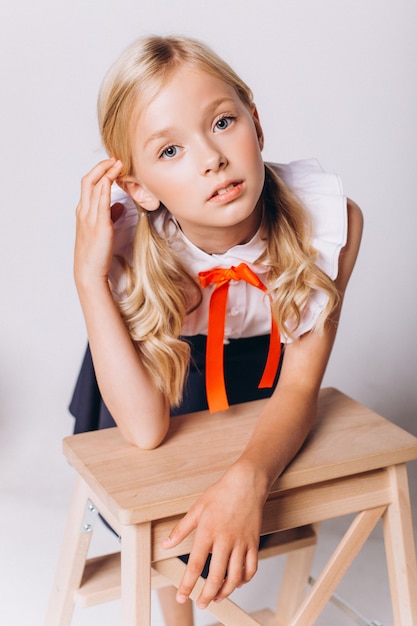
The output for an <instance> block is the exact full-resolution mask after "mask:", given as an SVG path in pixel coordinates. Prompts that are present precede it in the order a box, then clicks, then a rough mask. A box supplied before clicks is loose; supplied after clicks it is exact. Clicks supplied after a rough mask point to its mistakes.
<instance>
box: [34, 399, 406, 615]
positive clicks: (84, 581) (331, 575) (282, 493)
mask: <svg viewBox="0 0 417 626" xmlns="http://www.w3.org/2000/svg"><path fill="white" fill-rule="evenodd" d="M264 402H266V401H265V400H259V401H256V402H250V403H247V404H241V405H237V406H233V407H231V408H230V409H229V410H228V411H225V412H223V413H217V414H215V415H210V414H208V413H207V412H201V413H194V414H192V415H190V416H181V417H176V418H174V419H173V420H172V423H171V427H170V433H169V436H168V438H167V440H166V441H165V442H164V444H163V445H162V446H160V447H159V448H157V449H155V450H139V449H138V448H136V447H134V446H132V445H130V444H128V443H126V441H124V440H123V438H122V437H121V435H120V433H119V431H118V429H117V428H112V429H107V430H102V431H96V432H90V433H84V434H80V435H74V436H72V437H68V438H66V439H65V440H64V452H65V456H66V457H67V459H68V460H69V462H70V463H71V464H72V466H73V467H74V469H75V470H76V472H77V473H78V475H79V478H78V482H77V486H76V489H75V493H74V497H73V502H72V506H71V512H70V516H69V519H68V526H67V529H66V532H65V537H64V542H63V548H62V553H61V556H60V559H59V563H58V568H57V574H56V578H55V582H54V586H53V591H52V594H51V601H50V606H49V611H48V616H47V620H46V626H68V625H69V624H70V622H71V616H72V612H73V607H74V601H75V599H76V598H78V600H81V602H84V604H87V605H88V604H89V603H93V602H101V601H105V600H107V599H109V598H114V597H117V595H118V594H119V593H120V589H121V598H122V624H123V626H149V625H150V619H151V617H150V612H151V609H150V606H151V587H152V578H153V576H152V573H153V572H157V574H158V576H157V577H155V582H156V585H158V584H167V582H168V581H169V583H170V584H174V585H175V586H178V585H179V582H180V580H181V576H182V573H183V570H184V567H185V566H184V564H183V563H182V562H181V561H180V560H179V559H177V558H175V557H176V556H178V555H181V554H185V553H187V552H189V551H190V548H191V545H192V537H189V538H187V539H186V540H185V541H184V542H183V543H182V544H181V545H180V546H179V547H176V548H174V549H171V550H162V549H161V547H160V543H161V541H162V539H163V538H165V537H166V536H167V535H168V533H169V531H170V529H171V528H172V526H173V524H174V523H175V522H176V520H178V519H179V518H181V517H182V516H183V515H184V514H185V513H186V512H187V510H188V509H189V507H190V505H191V504H192V503H193V502H194V501H195V500H196V499H197V498H198V497H199V496H200V495H201V494H202V493H203V492H204V491H205V489H207V488H208V487H209V486H210V485H211V484H213V483H214V482H215V481H216V480H217V479H218V478H220V476H221V475H222V474H223V473H224V472H225V470H226V469H227V468H228V467H229V466H230V464H231V463H233V462H234V461H235V460H236V459H237V458H238V456H239V454H240V452H241V451H242V449H243V448H244V446H245V444H246V442H247V441H248V439H249V437H250V435H251V432H252V430H253V428H254V425H255V423H256V419H257V416H258V415H259V412H260V410H261V407H262V405H263V403H264ZM413 459H417V438H416V437H413V436H412V435H410V434H409V433H407V432H405V431H404V430H402V429H401V428H399V427H398V426H396V425H394V424H392V423H390V422H388V421H387V420H385V419H383V418H382V417H380V416H378V415H377V414H375V413H374V412H372V411H370V410H369V409H367V408H365V407H364V406H362V405H360V404H358V403H357V402H355V401H353V400H351V399H350V398H348V397H347V396H345V395H343V394H342V393H340V392H339V391H337V390H335V389H324V390H322V391H321V393H320V401H319V410H318V418H317V422H316V425H315V427H314V429H313V431H312V432H311V434H310V436H309V437H308V439H307V442H306V443H305V445H304V446H303V449H302V450H301V452H300V453H299V454H298V455H297V457H296V458H295V459H294V460H293V462H292V463H291V464H290V466H289V467H288V468H287V469H286V471H285V472H284V474H283V475H282V476H281V477H280V478H279V479H278V480H277V481H276V482H275V484H274V485H273V487H272V489H271V492H270V495H269V497H268V500H267V502H266V505H265V509H264V518H263V526H262V534H269V533H277V534H275V535H274V537H273V539H272V542H273V543H274V544H275V545H273V546H272V547H271V548H270V550H271V551H272V553H273V554H276V553H277V552H279V551H280V550H281V549H285V550H286V549H291V548H303V549H302V550H296V551H295V552H292V553H291V554H292V557H291V558H290V560H289V564H288V570H289V576H284V582H283V585H282V588H281V593H280V599H279V602H278V609H277V612H276V613H275V614H272V613H271V612H270V611H262V612H260V613H258V614H257V615H256V616H250V615H249V614H247V613H246V612H244V611H243V610H242V609H240V608H239V607H238V606H237V605H235V604H234V603H233V602H232V601H231V600H224V601H223V602H221V603H219V604H216V603H213V602H212V603H211V604H210V605H209V607H208V610H209V611H210V612H211V613H212V614H213V615H214V616H215V617H216V618H217V619H218V620H220V622H221V623H222V624H225V625H226V626H256V625H259V624H268V626H269V625H274V626H278V625H279V626H284V625H288V624H291V626H309V625H313V624H314V623H315V622H316V620H317V618H318V616H319V614H320V613H321V611H322V610H323V608H324V606H325V605H326V603H327V602H328V600H329V598H330V597H331V595H332V594H333V592H334V590H335V589H336V587H337V585H338V584H339V582H340V580H341V579H342V578H343V576H344V574H345V573H346V571H347V569H348V568H349V566H350V565H351V563H352V561H353V560H354V558H355V556H356V555H357V554H358V552H359V551H360V549H361V547H362V546H363V544H364V543H365V541H366V539H367V538H368V536H369V534H370V533H371V531H372V530H373V528H374V527H375V525H376V523H377V522H378V520H379V519H380V518H381V517H382V520H383V529H384V539H385V547H386V555H387V564H388V573H389V580H390V588H391V599H392V606H393V613H394V620H395V625H396V626H416V625H417V565H416V556H415V547H414V538H413V526H412V519H411V510H410V501H409V492H408V481H407V472H406V466H405V463H406V462H408V461H411V460H413ZM97 511H100V513H101V514H102V515H103V517H104V518H105V519H106V520H107V521H108V522H109V523H110V524H111V525H112V527H113V528H114V529H115V530H116V531H117V532H118V534H119V535H120V536H121V580H120V574H117V573H116V574H115V572H117V571H118V570H119V562H120V561H119V559H120V556H119V555H111V556H110V557H106V559H105V560H103V559H102V558H101V557H100V558H99V559H95V560H93V561H92V562H89V563H87V564H86V559H87V551H88V545H89V541H90V537H91V532H89V531H90V530H91V528H92V525H93V524H92V522H93V519H94V517H95V516H96V515H97ZM352 513H356V514H357V515H356V516H355V518H354V520H353V522H352V523H351V525H350V527H349V529H348V531H347V532H346V534H345V536H344V537H343V538H342V540H341V542H340V543H339V545H338V547H337V548H336V550H335V552H334V553H333V555H332V557H331V558H330V560H329V562H328V564H327V565H326V566H325V568H324V569H323V571H322V573H321V574H320V576H319V577H318V578H317V580H316V582H315V584H314V585H313V587H312V589H311V590H310V592H309V593H308V594H307V595H306V597H305V598H304V599H302V598H301V597H300V589H303V587H304V586H305V582H306V581H305V572H306V568H307V569H308V568H309V567H310V565H311V558H312V551H313V550H314V543H315V537H314V532H313V531H312V527H311V526H310V525H311V524H316V523H318V522H320V521H323V520H326V519H330V518H333V517H338V516H341V515H347V514H352ZM300 527H301V530H299V529H300ZM285 533H286V534H285ZM281 543H283V544H284V547H282V545H281ZM266 555H268V553H266ZM298 572H300V575H299V577H301V579H302V580H298V581H297V573H298ZM100 579H101V582H102V581H103V579H104V581H105V584H104V587H101V586H100V585H99V586H97V585H96V581H97V580H99V581H100ZM203 582H204V581H202V580H200V581H199V582H198V583H197V585H196V588H195V589H194V592H193V596H192V597H193V598H196V597H197V596H198V593H199V588H200V587H201V585H202V584H203ZM294 589H295V590H296V591H295V593H294ZM288 598H289V601H288V602H286V601H287V599H288Z"/></svg>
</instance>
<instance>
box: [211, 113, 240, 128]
mask: <svg viewBox="0 0 417 626" xmlns="http://www.w3.org/2000/svg"><path fill="white" fill-rule="evenodd" d="M234 119H235V118H234V117H233V115H225V116H224V117H221V118H220V119H219V120H217V122H216V123H215V125H214V130H215V131H216V130H226V128H229V126H230V124H231V123H232V122H233V120H234Z"/></svg>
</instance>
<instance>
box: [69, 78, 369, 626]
mask: <svg viewBox="0 0 417 626" xmlns="http://www.w3.org/2000/svg"><path fill="white" fill-rule="evenodd" d="M185 71H186V72H187V81H184V80H183V78H184V76H183V75H182V74H181V69H180V70H179V71H178V72H177V73H176V74H175V75H174V77H173V78H172V80H171V82H170V83H169V84H168V85H167V87H166V88H165V89H164V90H162V91H161V93H160V94H159V95H158V96H157V98H156V99H155V100H154V101H152V102H151V103H150V105H149V106H148V107H147V109H145V111H144V112H143V113H142V114H141V115H140V117H139V119H138V122H137V135H136V136H135V137H134V138H133V141H132V145H133V151H134V155H133V162H134V171H133V173H132V175H130V176H128V177H125V178H124V179H123V180H120V173H121V170H122V164H121V163H120V162H118V161H116V160H114V159H108V160H105V161H102V162H101V163H99V164H98V165H96V166H95V167H94V168H93V169H92V170H91V172H90V173H89V174H87V175H86V176H85V177H84V179H83V182H82V191H81V199H80V203H79V205H78V207H77V236H76V245H75V263H74V272H75V280H76V285H77V289H78V293H79V297H80V302H81V306H82V309H83V313H84V317H85V321H86V326H87V331H88V337H89V342H90V346H91V351H92V355H93V360H94V365H95V370H96V375H97V379H98V383H99V386H100V389H101V393H102V395H103V398H104V399H105V402H106V404H107V406H108V408H109V410H110V412H111V413H112V415H113V417H114V418H115V420H116V422H117V424H118V426H119V428H120V430H121V432H122V434H123V435H124V436H125V437H126V438H127V439H128V440H129V441H130V442H132V443H133V444H135V445H138V446H139V447H142V448H154V447H156V446H158V445H159V444H161V443H162V442H163V440H164V437H165V435H166V433H167V431H168V428H169V405H168V402H167V399H166V398H165V397H164V396H163V395H162V394H161V393H160V392H159V391H158V390H157V389H156V388H155V386H154V385H153V382H152V380H151V378H150V377H149V375H148V373H147V371H146V369H145V368H144V367H143V365H142V363H141V361H140V359H139V357H138V354H137V352H136V350H135V349H134V347H133V345H132V342H131V340H130V337H129V334H128V332H127V330H126V327H125V326H124V323H123V321H122V319H121V317H120V315H119V311H118V309H117V306H116V305H115V303H114V301H113V298H112V295H111V292H110V289H109V285H108V274H109V269H110V263H111V258H112V251H113V221H112V217H111V207H110V187H111V184H112V183H113V182H114V181H118V182H119V184H121V185H122V186H123V187H124V188H125V190H126V191H127V192H128V193H130V194H131V195H132V197H133V198H134V199H135V200H136V201H137V202H138V203H139V204H140V205H141V206H142V207H143V208H145V209H146V210H148V211H152V210H155V209H156V208H157V207H158V206H159V203H160V202H163V204H164V205H165V206H167V208H168V209H169V210H170V211H171V213H173V215H175V217H176V218H177V220H178V222H179V224H180V226H181V228H182V230H183V232H184V234H185V235H186V236H187V237H188V238H189V239H190V240H191V241H192V242H193V243H194V244H195V245H197V246H199V247H201V248H202V249H204V250H205V251H206V252H209V253H212V252H216V251H217V252H224V251H225V250H227V249H228V248H230V247H231V246H232V245H235V244H236V243H242V242H244V241H247V240H248V239H249V238H250V237H251V236H252V235H253V233H254V231H255V230H256V228H257V227H258V225H259V219H260V216H259V205H258V203H257V199H258V198H259V193H260V190H261V189H262V185H263V178H262V176H263V163H262V158H261V149H262V141H263V139H262V130H261V127H260V124H259V120H258V116H257V113H256V109H255V108H254V107H252V108H251V109H250V110H248V108H247V107H245V106H244V105H243V103H242V102H241V101H240V100H239V98H238V96H237V94H236V93H235V92H234V90H233V89H232V88H231V87H230V86H229V85H226V84H225V83H223V82H222V81H221V80H219V79H217V78H214V77H213V76H209V75H208V74H205V73H204V72H201V71H197V70H194V72H190V69H189V68H185ZM161 119H162V120H164V123H163V124H162V126H161V121H160V120H161ZM243 147H244V148H245V149H243ZM219 188H220V189H226V188H227V189H228V190H229V192H230V193H229V196H227V194H221V196H223V195H225V196H226V197H220V198H218V197H217V196H218V194H214V192H215V191H216V189H219ZM183 191H184V193H183V195H181V193H182V192H183ZM171 195H172V197H173V198H174V200H173V201H172V202H170V197H171ZM361 233H362V216H361V212H360V210H359V208H358V207H357V205H356V204H355V203H353V202H352V201H348V240H347V243H346V245H345V247H344V249H343V250H342V252H341V255H340V259H339V272H338V276H337V279H336V285H337V288H338V290H339V292H340V295H341V302H342V300H343V295H344V292H345V289H346V286H347V284H348V281H349V278H350V275H351V273H352V270H353V267H354V264H355V261H356V257H357V254H358V250H359V245H360V239H361ZM207 242H209V246H210V248H209V249H207V245H208V244H207ZM341 302H340V305H339V307H338V309H337V311H335V313H334V314H333V316H332V319H331V320H329V321H328V322H327V324H326V327H325V330H324V333H323V334H321V335H319V334H317V333H314V332H310V333H307V334H305V335H304V336H303V337H301V338H300V339H299V340H298V341H295V342H293V343H291V344H288V345H287V347H286V351H285V359H284V363H283V368H282V371H281V375H280V379H279V382H278V385H277V387H276V389H275V391H274V393H273V395H272V396H271V398H270V399H269V400H268V402H267V403H266V404H265V408H264V409H263V411H262V413H261V414H260V415H259V418H258V421H257V424H256V427H255V430H254V433H253V435H252V437H251V439H250V441H249V443H248V445H247V447H246V449H245V450H244V451H243V453H242V455H241V457H240V458H239V459H238V460H237V461H236V462H235V463H234V464H233V465H232V466H231V467H230V468H229V470H228V471H227V472H226V473H225V475H224V476H223V477H222V478H221V479H220V480H219V481H218V482H217V483H216V484H215V485H213V486H212V487H210V488H209V489H208V490H207V491H206V492H205V493H204V494H203V496H202V497H201V498H200V499H199V500H198V501H197V502H196V503H195V504H194V505H193V506H192V507H191V509H190V511H189V512H188V513H187V515H186V516H185V517H184V518H183V519H182V520H181V521H180V522H179V523H178V524H177V525H176V526H175V527H174V528H173V529H172V531H171V533H170V535H169V537H168V538H167V539H166V540H165V541H164V543H163V546H165V547H167V548H169V547H172V546H175V545H177V544H179V543H180V542H181V541H182V540H183V539H184V538H185V537H186V536H187V535H188V534H189V533H191V532H192V531H193V530H196V534H195V540H194V545H193V548H192V551H191V554H190V559H189V563H188V565H187V568H186V570H185V574H184V576H183V579H182V581H181V584H180V586H179V589H178V591H177V592H173V591H172V590H168V591H165V592H164V594H163V595H164V598H165V602H164V603H163V604H164V605H165V608H166V611H165V615H167V624H168V625H169V626H177V625H179V624H181V625H182V626H189V625H191V624H192V614H191V608H190V603H189V600H188V598H189V594H190V592H191V590H192V589H193V587H194V585H195V582H196V580H197V578H198V576H199V574H200V572H201V570H202V568H203V565H204V563H205V561H206V558H207V556H208V554H209V553H212V561H211V566H210V572H209V576H208V578H207V581H206V582H205V584H204V587H203V590H202V592H201V594H200V596H199V598H198V601H197V605H198V606H199V607H200V608H206V607H207V605H208V604H209V602H210V601H212V600H217V601H220V600H222V599H223V598H225V597H227V596H228V595H230V594H231V593H232V592H233V591H234V590H235V589H236V588H237V587H240V586H241V585H243V584H244V583H246V582H248V581H249V580H250V579H251V578H252V577H253V575H254V574H255V572H256V569H257V560H258V543H259V534H260V526H261V519H262V508H263V504H264V502H265V499H266V497H267V494H268V492H269V489H270V487H271V485H272V483H273V482H274V481H275V479H276V478H277V477H278V476H279V475H280V474H281V473H282V472H283V470H284V469H285V467H286V466H287V464H288V463H289V462H290V461H291V459H292V458H293V457H294V455H295V454H296V453H297V451H298V450H299V449H300V447H301V445H302V443H303V441H304V440H305V438H306V436H307V434H308V433H309V431H310V430H311V427H312V424H313V422H314V419H315V416H316V405H317V397H318V391H319V388H320V385H321V381H322V378H323V375H324V372H325V369H326V366H327V363H328V360H329V356H330V353H331V350H332V346H333V343H334V339H335V335H336V329H337V323H338V319H339V315H340V308H341ZM138 407H140V411H139V409H138ZM226 570H227V578H225V572H226ZM174 593H175V597H176V600H177V602H178V603H179V604H180V606H179V607H178V611H179V612H177V614H175V615H174V613H173V611H171V610H170V608H169V607H170V605H171V600H172V598H173V597H174V595H173V594H174ZM170 615H171V617H170ZM168 620H171V621H168Z"/></svg>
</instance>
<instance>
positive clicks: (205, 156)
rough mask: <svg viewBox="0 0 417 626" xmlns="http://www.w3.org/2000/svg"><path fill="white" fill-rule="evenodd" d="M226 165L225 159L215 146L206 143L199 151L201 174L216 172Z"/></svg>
mask: <svg viewBox="0 0 417 626" xmlns="http://www.w3.org/2000/svg"><path fill="white" fill-rule="evenodd" d="M226 165H227V158H226V156H225V155H224V154H223V152H222V151H221V150H220V149H219V147H218V146H216V145H215V144H211V143H209V142H207V143H206V144H205V145H204V147H203V148H202V150H201V170H202V173H203V174H209V173H210V172H217V171H218V170H220V169H222V168H223V167H225V166H226Z"/></svg>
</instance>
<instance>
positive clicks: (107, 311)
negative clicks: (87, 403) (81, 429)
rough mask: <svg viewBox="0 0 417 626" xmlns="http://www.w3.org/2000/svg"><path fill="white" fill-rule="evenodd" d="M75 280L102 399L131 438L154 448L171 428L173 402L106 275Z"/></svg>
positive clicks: (126, 436)
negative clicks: (144, 359)
mask: <svg viewBox="0 0 417 626" xmlns="http://www.w3.org/2000/svg"><path fill="white" fill-rule="evenodd" d="M76 283H77V289H78V294H79V298H80V302H81V307H82V310H83V314H84V318H85V322H86V326H87V333H88V338H89V343H90V348H91V353H92V356H93V361H94V369H95V373H96V377H97V382H98V385H99V388H100V391H101V394H102V396H103V399H104V401H105V403H106V405H107V407H108V409H109V411H110V413H111V415H112V416H113V418H114V420H115V421H116V423H117V425H118V426H119V428H120V430H121V432H122V434H123V436H124V437H125V438H126V439H127V440H128V441H130V442H131V443H133V444H135V445H137V446H139V447H141V448H154V447H156V446H158V445H159V444H160V443H161V442H162V440H163V438H164V437H165V435H166V432H167V430H168V426H169V405H168V402H167V400H166V398H164V396H163V394H162V393H161V392H160V391H159V390H158V389H157V388H156V386H155V385H154V383H153V381H152V379H151V378H150V376H149V374H148V372H147V370H146V369H145V367H144V366H143V364H142V363H141V360H140V357H139V355H138V353H137V351H136V349H135V347H134V345H133V343H132V341H131V339H130V336H129V333H128V331H127V329H126V326H125V325H124V323H123V320H122V318H121V316H120V313H119V310H118V308H117V306H116V304H115V302H114V300H113V296H112V294H111V291H110V288H109V285H108V282H107V280H106V279H103V280H100V281H98V280H97V279H95V280H94V281H85V280H83V281H82V280H80V279H79V280H77V281H76Z"/></svg>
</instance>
